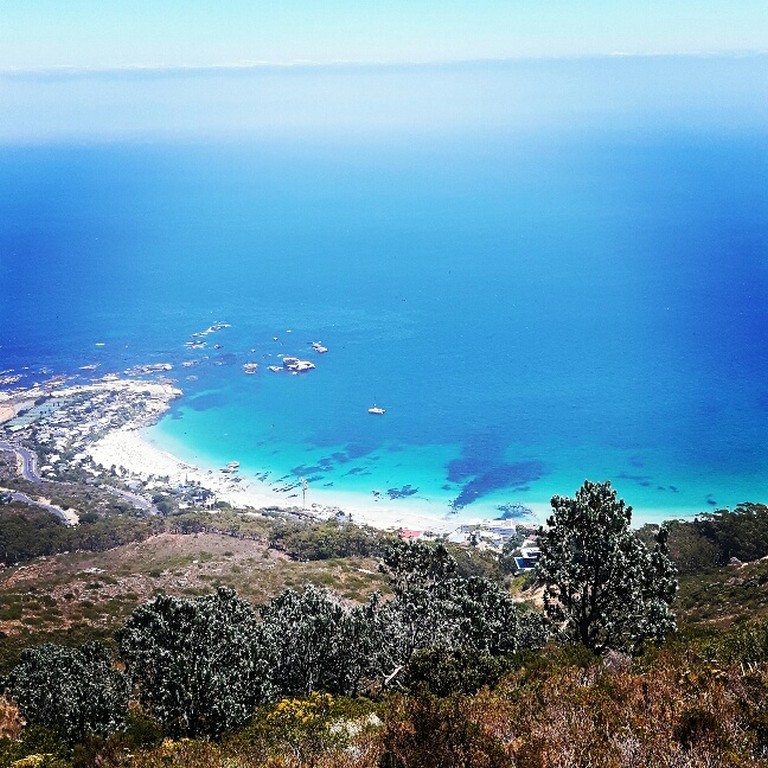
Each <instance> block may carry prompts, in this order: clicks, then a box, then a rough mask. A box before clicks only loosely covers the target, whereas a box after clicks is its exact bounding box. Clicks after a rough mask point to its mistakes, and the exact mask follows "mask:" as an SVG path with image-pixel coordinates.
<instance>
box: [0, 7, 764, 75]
mask: <svg viewBox="0 0 768 768" xmlns="http://www.w3.org/2000/svg"><path fill="white" fill-rule="evenodd" d="M755 51H762V52H765V51H768V3H766V0H633V1H632V2H628V1H627V0H224V1H222V0H218V2H212V1H211V0H162V1H161V0H130V2H129V1H128V0H121V1H118V0H66V2H62V1H61V0H2V3H1V4H0V69H6V70H7V69H45V68H54V67H76V68H96V69H100V68H105V69H109V68H126V67H160V68H163V67H171V68H172V67H212V66H235V65H249V64H258V63H271V64H290V63H295V62H310V63H318V64H325V63H331V62H342V61H343V62H349V61H352V62H368V63H374V62H376V63H380V62H384V63H403V62H451V61H467V60H475V59H508V58H513V59H514V58H528V57H534V58H536V57H573V56H594V55H609V54H616V53H624V54H659V53H663V54H691V53H714V54H733V53H743V52H755Z"/></svg>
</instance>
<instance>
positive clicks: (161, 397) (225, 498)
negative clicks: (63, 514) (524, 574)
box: [0, 367, 704, 536]
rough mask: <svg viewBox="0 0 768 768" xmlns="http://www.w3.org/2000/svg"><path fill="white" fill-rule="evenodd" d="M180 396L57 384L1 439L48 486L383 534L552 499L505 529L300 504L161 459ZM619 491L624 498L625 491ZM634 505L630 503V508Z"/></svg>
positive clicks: (477, 509) (546, 509)
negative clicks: (98, 488)
mask: <svg viewBox="0 0 768 768" xmlns="http://www.w3.org/2000/svg"><path fill="white" fill-rule="evenodd" d="M155 369H157V367H155V368H153V369H152V370H155ZM157 370H160V369H157ZM162 370H165V368H164V367H163V368H162ZM146 373H147V374H150V371H149V370H147V371H146ZM182 396H183V392H182V390H181V389H179V388H178V386H177V383H176V382H175V381H173V380H170V379H166V378H162V377H161V378H157V377H152V378H147V379H139V378H136V377H131V378H119V377H117V376H116V375H114V374H108V375H106V376H104V377H102V378H100V379H93V380H91V381H90V382H89V383H73V381H72V379H66V378H65V377H54V378H52V379H50V380H49V381H47V382H44V383H43V384H37V385H35V386H34V387H32V388H28V389H22V388H20V389H16V390H6V391H2V392H0V406H2V415H3V417H4V423H3V422H0V423H2V427H1V428H0V432H2V434H5V435H6V436H7V437H10V436H13V437H14V438H15V439H16V441H17V442H18V441H19V440H20V441H21V443H20V444H26V445H27V446H28V447H31V448H34V449H36V450H42V452H43V455H44V457H45V462H44V463H43V466H42V467H41V471H46V472H47V474H48V477H53V478H54V479H55V478H56V477H57V475H58V476H59V477H61V479H64V480H66V476H67V472H68V471H69V470H72V469H75V470H82V471H85V472H89V473H91V474H92V475H96V476H103V475H107V476H109V474H110V473H112V474H114V473H118V474H121V475H123V476H125V475H128V476H129V478H128V479H130V477H133V478H134V479H136V480H138V481H140V482H141V485H142V486H143V490H144V491H145V492H149V493H150V494H151V493H152V492H160V493H171V494H174V495H176V494H178V495H183V493H182V489H184V488H187V489H189V488H190V487H191V488H200V489H207V490H208V491H209V492H210V494H212V496H210V498H209V500H208V501H209V504H212V503H215V502H216V501H222V502H226V503H228V504H230V505H231V506H233V507H235V508H240V509H253V510H261V509H273V510H276V509H280V510H284V511H286V512H289V513H290V512H293V513H301V514H305V515H308V516H312V517H315V518H318V519H325V518H331V517H334V516H336V515H344V516H345V517H347V518H349V519H351V520H353V521H354V522H356V523H359V524H364V525H369V526H371V527H375V528H378V529H382V530H392V531H396V530H408V531H419V532H431V533H434V534H436V535H449V536H450V535H453V534H456V535H461V534H462V529H463V533H466V530H467V527H471V526H474V525H483V526H484V527H489V526H491V527H500V526H504V525H508V526H511V525H514V524H515V523H520V524H528V525H540V524H544V523H545V522H546V520H547V518H548V517H549V515H550V513H551V507H550V497H549V496H547V497H546V498H537V499H534V500H532V501H531V500H526V503H525V507H526V508H527V509H529V510H530V512H531V514H530V515H525V516H521V517H514V518H512V519H509V520H506V521H503V517H502V516H501V515H500V513H499V509H500V507H498V506H492V505H491V504H490V503H489V504H486V505H483V504H482V503H477V504H472V505H471V507H469V508H466V507H465V508H463V509H461V510H460V511H455V512H454V511H451V509H450V505H449V504H448V503H447V502H446V499H445V498H438V497H434V498H433V497H424V496H421V495H418V496H417V495H413V496H410V495H408V496H405V497H400V498H394V497H393V498H390V497H388V496H387V495H386V494H385V493H382V492H378V491H371V490H366V491H361V490H342V489H339V488H318V487H317V486H313V485H311V484H310V486H309V487H308V488H307V493H306V498H305V501H304V502H303V501H302V489H301V486H300V478H299V477H295V478H294V479H293V480H294V481H293V482H290V483H289V484H288V485H285V484H283V486H281V487H277V486H275V484H274V482H273V481H268V480H266V477H267V476H268V475H269V474H270V470H271V467H269V466H263V467H258V468H256V467H252V466H251V467H248V468H243V470H242V473H241V472H240V469H239V465H238V468H237V469H235V470H234V471H232V470H230V471H223V469H226V468H222V467H216V466H212V465H211V462H210V459H209V460H208V461H206V460H204V459H203V460H198V458H197V456H195V457H194V462H193V461H189V460H184V459H183V458H180V455H181V456H184V455H186V456H187V457H188V458H189V455H190V454H189V453H185V446H184V445H182V444H177V445H174V444H171V448H170V450H168V449H167V447H164V446H163V441H162V435H161V439H160V440H159V441H158V440H156V439H155V435H152V434H151V428H152V427H154V426H155V425H157V424H158V423H159V422H160V420H161V419H162V418H163V417H164V416H165V414H166V413H167V412H168V410H169V409H170V407H171V403H172V401H173V400H175V399H177V398H180V397H182ZM177 452H178V453H177ZM178 454H180V455H178ZM233 464H235V465H237V462H233ZM94 465H98V466H99V467H100V468H101V469H96V468H95V467H94ZM124 479H126V478H125V477H124ZM582 481H583V478H581V480H579V482H577V483H576V484H575V485H574V487H570V485H571V483H565V484H563V487H562V488H558V494H559V495H566V496H567V495H570V494H572V493H574V492H575V491H576V490H577V488H578V486H579V485H580V483H581V482H582ZM619 491H620V493H622V491H623V489H621V488H619ZM622 495H623V493H622ZM631 501H632V499H631V498H629V499H628V502H630V503H631ZM632 506H633V526H634V527H639V526H641V525H643V524H644V523H661V522H663V521H664V520H672V519H679V518H690V517H692V516H694V515H696V514H699V513H701V512H702V511H704V510H703V509H701V508H690V509H689V508H683V507H680V508H658V509H655V508H650V507H648V508H644V507H642V506H640V507H639V508H638V506H636V505H632Z"/></svg>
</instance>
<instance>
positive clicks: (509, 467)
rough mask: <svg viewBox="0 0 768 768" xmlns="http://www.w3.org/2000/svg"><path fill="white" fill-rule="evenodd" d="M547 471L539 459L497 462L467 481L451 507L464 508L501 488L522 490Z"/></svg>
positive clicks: (455, 508)
mask: <svg viewBox="0 0 768 768" xmlns="http://www.w3.org/2000/svg"><path fill="white" fill-rule="evenodd" d="M546 473H547V469H546V465H545V464H544V462H543V461H540V460H538V459H534V460H533V461H519V462H515V463H514V464H497V465H496V466H493V467H490V468H489V469H487V470H486V471H485V472H483V473H482V474H480V475H478V476H477V477H475V478H473V479H472V480H470V481H469V482H468V483H465V484H464V486H463V487H462V489H461V492H460V493H459V495H458V496H457V497H456V498H455V499H454V500H453V501H452V502H451V507H452V508H453V509H454V510H459V509H463V508H464V507H466V506H467V504H471V503H472V502H473V501H477V499H479V498H480V497H482V496H486V495H487V494H489V493H492V492H493V491H498V490H499V489H501V488H514V489H516V490H518V491H521V490H523V489H524V488H527V487H528V486H529V483H532V482H534V481H535V480H540V479H541V478H542V477H543V476H544V475H545V474H546Z"/></svg>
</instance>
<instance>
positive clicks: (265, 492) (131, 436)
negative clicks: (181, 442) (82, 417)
mask: <svg viewBox="0 0 768 768" xmlns="http://www.w3.org/2000/svg"><path fill="white" fill-rule="evenodd" d="M88 454H89V455H90V456H91V458H92V459H93V460H94V462H96V463H97V464H100V465H101V466H102V467H104V468H109V467H111V466H112V465H115V466H116V467H118V468H119V467H123V468H124V469H126V470H127V471H128V472H130V473H131V474H135V475H137V476H139V477H141V478H142V479H144V480H149V479H150V476H151V475H154V476H155V477H163V478H165V477H166V476H167V477H168V479H169V480H168V484H170V485H172V486H173V485H180V484H190V483H197V484H199V485H200V486H202V487H203V488H207V489H208V490H210V491H213V493H214V494H215V495H216V498H217V500H220V501H225V502H227V503H229V504H231V505H232V506H233V507H239V508H248V507H251V508H254V509H261V508H269V507H272V508H274V507H279V508H281V509H286V510H292V509H301V510H302V511H303V512H305V513H307V514H310V515H312V516H314V517H318V518H328V517H333V516H334V515H336V514H338V513H343V514H345V515H347V516H348V517H349V518H350V519H351V520H353V521H354V522H356V523H360V524H363V525H369V526H372V527H374V528H379V529H382V530H398V529H408V530H419V531H431V532H433V533H435V534H450V533H452V532H454V531H456V530H457V529H458V528H459V527H460V526H461V525H462V524H467V522H468V521H467V520H466V519H465V518H464V517H462V518H461V519H457V518H447V517H446V516H445V515H444V513H443V511H442V506H440V505H437V504H434V503H431V502H429V501H427V500H423V499H421V500H418V501H412V500H409V499H398V500H397V501H390V500H388V499H384V498H382V499H380V500H373V499H370V498H368V497H367V496H365V495H363V494H359V493H354V492H350V491H333V490H314V489H313V490H310V491H309V492H308V494H307V500H306V507H304V508H303V509H302V504H301V498H300V494H296V493H294V494H292V495H286V494H285V493H279V492H276V491H274V490H273V489H272V488H271V487H270V485H269V484H268V483H264V482H259V481H258V480H256V479H255V478H246V477H239V476H236V475H233V474H225V473H222V472H221V471H220V470H216V469H214V468H211V467H201V466H199V465H196V464H191V463H189V462H186V461H183V460H182V459H180V458H178V457H177V456H174V455H173V454H171V453H169V452H168V451H165V450H163V449H161V448H159V447H158V446H157V445H155V444H153V442H152V441H151V440H150V439H149V438H148V437H147V435H146V434H145V432H144V430H143V429H140V428H139V429H137V428H135V427H132V426H127V427H123V428H121V429H119V430H115V431H114V432H110V433H109V434H107V435H106V436H104V437H103V438H101V439H100V440H98V441H96V442H95V443H93V444H92V445H91V446H90V448H89V449H88ZM148 468H151V471H148ZM481 519H482V518H480V517H478V519H477V521H478V522H479V521H480V520H481Z"/></svg>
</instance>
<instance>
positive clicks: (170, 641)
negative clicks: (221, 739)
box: [118, 587, 269, 736]
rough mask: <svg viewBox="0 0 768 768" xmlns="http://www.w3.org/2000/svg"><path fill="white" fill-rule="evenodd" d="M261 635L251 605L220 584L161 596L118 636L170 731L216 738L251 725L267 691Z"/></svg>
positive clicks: (151, 706) (132, 671)
mask: <svg viewBox="0 0 768 768" xmlns="http://www.w3.org/2000/svg"><path fill="white" fill-rule="evenodd" d="M255 633H256V617H255V614H254V612H253V609H252V608H251V606H250V604H249V603H247V602H245V601H244V600H241V599H240V598H239V597H237V595H236V594H235V593H234V592H233V591H232V590H231V589H227V588H225V587H219V589H218V590H217V592H216V593H215V594H213V595H209V596H207V597H200V598H192V599H183V598H177V597H169V596H167V595H162V596H160V597H157V598H155V599H154V600H152V601H151V602H149V603H147V604H146V605H143V606H141V607H139V608H137V609H136V610H135V611H134V612H133V614H132V615H131V617H130V619H128V622H127V623H126V624H125V626H124V627H123V629H121V630H120V631H119V632H118V641H119V643H120V654H121V656H122V658H123V660H124V661H125V666H126V670H127V672H128V673H129V675H130V677H131V679H132V680H133V681H134V682H136V683H138V685H139V694H140V697H141V702H142V704H143V705H144V706H145V707H147V709H148V710H149V711H150V712H152V714H153V715H155V717H157V718H158V720H160V722H161V723H163V724H164V726H165V727H166V728H167V729H168V731H169V732H170V733H171V734H172V735H174V736H218V735H219V734H221V733H223V732H224V731H226V730H229V729H231V728H234V727H237V726H240V725H242V724H243V723H245V721H246V720H247V719H248V718H249V717H250V716H251V714H252V713H253V710H254V708H255V707H256V706H257V705H258V704H260V703H261V702H262V701H263V700H264V698H265V697H266V695H267V694H268V692H269V686H268V683H267V682H266V681H267V679H268V670H267V663H266V661H265V660H264V659H263V658H261V657H260V655H259V653H258V652H257V649H256V647H255V646H254V636H255Z"/></svg>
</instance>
